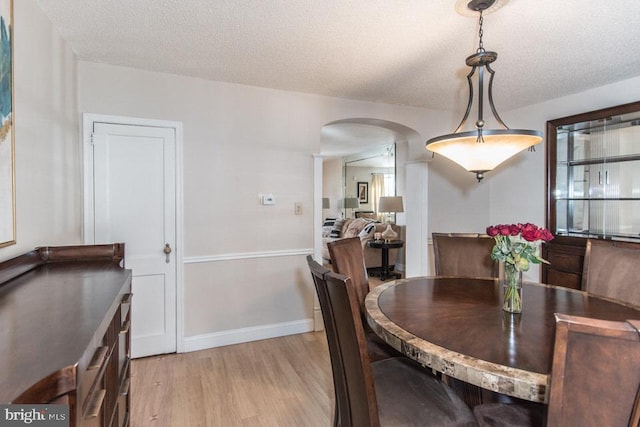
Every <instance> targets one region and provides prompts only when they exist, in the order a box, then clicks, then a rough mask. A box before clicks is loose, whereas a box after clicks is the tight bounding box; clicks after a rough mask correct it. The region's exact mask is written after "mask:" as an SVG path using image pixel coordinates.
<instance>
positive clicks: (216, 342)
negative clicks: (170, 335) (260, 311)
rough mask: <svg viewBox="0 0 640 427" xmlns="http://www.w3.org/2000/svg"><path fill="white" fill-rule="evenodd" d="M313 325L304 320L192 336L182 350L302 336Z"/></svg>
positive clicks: (187, 339)
mask: <svg viewBox="0 0 640 427" xmlns="http://www.w3.org/2000/svg"><path fill="white" fill-rule="evenodd" d="M313 323H314V321H313V319H304V320H296V321H294V322H286V323H277V324H273V325H263V326H255V327H251V328H242V329H234V330H231V331H223V332H215V333H212V334H202V335H194V336H192V337H185V339H184V346H183V349H184V351H185V352H190V351H198V350H206V349H208V348H214V347H222V346H225V345H231V344H241V343H245V342H251V341H258V340H265V339H269V338H277V337H284V336H287V335H294V334H302V333H305V332H312V331H313Z"/></svg>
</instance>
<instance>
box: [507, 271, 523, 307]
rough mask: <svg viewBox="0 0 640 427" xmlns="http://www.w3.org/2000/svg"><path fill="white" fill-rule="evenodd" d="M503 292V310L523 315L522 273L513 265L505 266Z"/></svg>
mask: <svg viewBox="0 0 640 427" xmlns="http://www.w3.org/2000/svg"><path fill="white" fill-rule="evenodd" d="M502 291H503V296H504V299H503V302H502V309H503V310H504V311H506V312H509V313H522V271H519V270H518V269H517V268H516V267H515V266H514V265H513V264H508V263H505V264H504V276H503V279H502Z"/></svg>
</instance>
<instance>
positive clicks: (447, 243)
mask: <svg viewBox="0 0 640 427" xmlns="http://www.w3.org/2000/svg"><path fill="white" fill-rule="evenodd" d="M431 240H432V241H433V255H434V257H433V258H434V263H435V269H436V276H461V277H498V263H496V262H495V261H493V260H492V259H491V249H492V248H493V245H494V243H495V242H494V240H493V238H492V237H489V236H487V235H485V234H477V233H431Z"/></svg>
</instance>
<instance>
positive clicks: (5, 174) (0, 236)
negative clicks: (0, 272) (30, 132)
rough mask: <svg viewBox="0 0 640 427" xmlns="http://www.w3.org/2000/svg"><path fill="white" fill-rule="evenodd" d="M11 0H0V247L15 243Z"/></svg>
mask: <svg viewBox="0 0 640 427" xmlns="http://www.w3.org/2000/svg"><path fill="white" fill-rule="evenodd" d="M13 34H14V33H13V0H0V247H4V246H9V245H13V244H15V243H16V191H15V188H16V186H15V154H14V153H15V143H14V140H15V135H14V133H15V126H14V123H15V120H14V94H13V68H14V67H13V58H14V55H13Z"/></svg>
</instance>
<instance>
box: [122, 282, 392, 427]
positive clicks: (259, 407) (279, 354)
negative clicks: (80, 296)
mask: <svg viewBox="0 0 640 427" xmlns="http://www.w3.org/2000/svg"><path fill="white" fill-rule="evenodd" d="M369 282H370V286H371V288H374V287H375V286H377V285H379V284H380V283H382V281H381V280H380V279H378V278H374V277H371V278H369ZM333 405H334V399H333V379H332V376H331V361H330V359H329V350H328V348H327V340H326V336H325V334H324V331H322V332H309V333H305V334H299V335H291V336H287V337H281V338H273V339H269V340H262V341H255V342H250V343H246V344H237V345H230V346H225V347H218V348H213V349H208V350H201V351H196V352H191V353H181V354H168V355H161V356H154V357H147V358H143V359H136V360H133V361H132V362H131V406H132V409H131V426H132V427H146V426H153V427H183V426H184V427H186V426H188V427H200V426H202V427H218V426H224V427H234V426H251V427H262V426H265V427H271V426H273V427H288V426H291V427H300V426H304V427H315V426H330V425H332V423H333Z"/></svg>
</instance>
